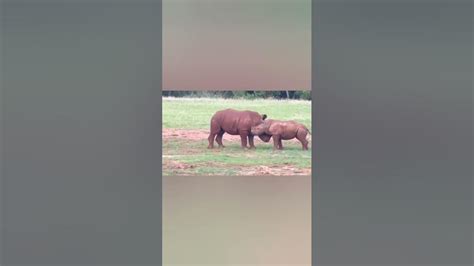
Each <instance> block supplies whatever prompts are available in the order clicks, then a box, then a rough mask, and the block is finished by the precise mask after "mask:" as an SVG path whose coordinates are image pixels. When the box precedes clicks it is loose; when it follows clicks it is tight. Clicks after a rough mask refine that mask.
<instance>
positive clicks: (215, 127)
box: [208, 109, 271, 149]
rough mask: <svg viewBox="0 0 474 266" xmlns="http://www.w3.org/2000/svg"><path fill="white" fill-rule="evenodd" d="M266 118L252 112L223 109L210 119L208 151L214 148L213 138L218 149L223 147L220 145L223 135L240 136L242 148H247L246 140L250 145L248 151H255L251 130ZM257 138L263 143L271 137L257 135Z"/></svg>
mask: <svg viewBox="0 0 474 266" xmlns="http://www.w3.org/2000/svg"><path fill="white" fill-rule="evenodd" d="M265 118H267V115H266V114H263V115H260V114H259V113H257V112H252V111H237V110H234V109H225V110H221V111H218V112H216V113H215V114H214V115H213V116H212V118H211V132H210V134H209V137H208V140H209V146H208V149H212V148H214V138H215V140H216V142H217V144H219V147H224V144H222V136H223V135H224V133H228V134H230V135H240V140H241V146H242V148H244V149H245V148H247V138H248V142H249V144H250V147H249V148H250V149H255V145H254V143H253V137H254V135H253V134H252V133H251V128H252V127H253V126H257V125H259V124H261V123H263V120H265ZM259 138H260V139H261V140H263V141H264V142H268V141H270V138H271V136H269V135H267V134H261V135H259Z"/></svg>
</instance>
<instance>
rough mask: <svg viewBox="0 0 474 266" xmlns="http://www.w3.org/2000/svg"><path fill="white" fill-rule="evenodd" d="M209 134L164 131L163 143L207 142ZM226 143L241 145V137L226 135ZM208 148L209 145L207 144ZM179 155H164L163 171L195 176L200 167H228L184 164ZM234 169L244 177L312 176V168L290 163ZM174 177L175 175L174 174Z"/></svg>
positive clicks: (236, 165) (209, 164) (185, 152)
mask: <svg viewBox="0 0 474 266" xmlns="http://www.w3.org/2000/svg"><path fill="white" fill-rule="evenodd" d="M208 136H209V132H208V131H207V130H195V129H191V130H187V129H163V141H164V142H166V141H167V140H182V141H186V142H197V141H205V142H207V138H208ZM226 142H232V143H240V136H233V135H229V134H225V135H224V145H225V143H226ZM285 142H294V143H295V144H298V145H300V144H299V143H300V142H299V141H298V140H296V139H293V140H287V141H285ZM259 144H260V145H262V144H264V142H263V141H261V140H260V139H259V138H258V137H256V138H255V145H259ZM264 145H272V142H271V141H270V143H265V144H264ZM206 146H207V144H206ZM215 151H216V152H220V150H219V149H215ZM193 152H197V151H196V150H186V151H183V153H184V154H187V155H189V154H192V153H193ZM176 157H179V155H169V154H166V152H165V153H164V154H163V169H164V170H167V171H172V172H174V173H177V175H195V174H194V172H195V171H196V169H198V168H200V167H220V168H226V165H224V164H220V163H217V162H213V161H209V162H205V163H202V162H201V163H183V162H179V161H177V160H176V159H173V158H176ZM232 168H233V169H234V170H236V172H237V173H238V175H244V176H262V175H277V176H293V175H305V176H307V175H311V168H298V167H295V166H293V165H291V164H289V163H284V164H280V165H257V166H252V167H249V166H248V165H239V164H233V165H232ZM173 175H174V174H173Z"/></svg>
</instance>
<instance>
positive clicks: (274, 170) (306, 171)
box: [239, 165, 311, 176]
mask: <svg viewBox="0 0 474 266" xmlns="http://www.w3.org/2000/svg"><path fill="white" fill-rule="evenodd" d="M239 175H257V176H261V175H277V176H293V175H305V176H307V175H311V168H303V169H300V168H296V167H293V166H291V165H283V166H281V165H271V166H265V165H261V166H255V167H248V166H247V167H245V168H242V169H240V171H239Z"/></svg>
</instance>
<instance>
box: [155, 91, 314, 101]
mask: <svg viewBox="0 0 474 266" xmlns="http://www.w3.org/2000/svg"><path fill="white" fill-rule="evenodd" d="M163 96H168V97H178V98H179V97H191V98H225V99H233V98H239V99H249V100H251V99H301V100H311V91H252V90H249V91H164V92H163Z"/></svg>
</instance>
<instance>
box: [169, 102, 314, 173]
mask: <svg viewBox="0 0 474 266" xmlns="http://www.w3.org/2000/svg"><path fill="white" fill-rule="evenodd" d="M226 108H234V109H238V110H252V111H256V112H259V113H261V114H264V113H265V114H267V115H268V117H269V118H273V119H279V120H296V121H299V122H301V123H303V124H305V125H307V126H308V128H311V103H310V102H309V101H278V100H261V99H259V100H224V99H168V98H163V128H164V129H167V128H171V129H188V130H196V129H199V130H206V131H207V130H209V120H210V118H211V116H212V115H213V114H214V113H215V112H216V111H218V110H222V109H226ZM226 135H227V134H226ZM226 135H224V145H226V148H224V149H219V148H215V149H211V150H210V149H207V145H208V141H207V138H203V139H201V140H195V141H193V140H189V139H180V138H171V139H166V140H165V141H164V142H163V163H164V166H163V174H164V175H183V174H184V175H236V174H239V171H242V169H244V170H248V169H253V168H256V167H258V166H268V167H282V166H291V167H292V168H295V169H309V168H311V148H310V150H309V151H303V150H302V149H301V144H300V143H299V142H293V141H283V146H284V148H285V149H284V150H282V151H274V150H273V141H272V140H270V142H268V143H263V142H261V141H260V140H256V141H255V145H256V147H257V149H256V150H242V149H241V148H240V141H238V142H236V141H229V140H228V138H227V139H226ZM227 136H228V135H227ZM216 147H217V144H216ZM171 161H173V162H174V163H179V164H184V165H188V166H193V167H192V168H186V169H175V168H173V167H167V165H169V164H167V163H169V162H171Z"/></svg>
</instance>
